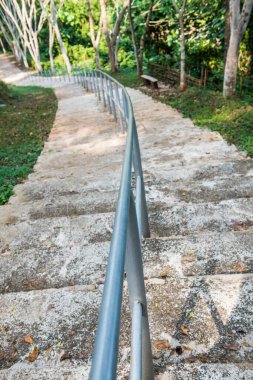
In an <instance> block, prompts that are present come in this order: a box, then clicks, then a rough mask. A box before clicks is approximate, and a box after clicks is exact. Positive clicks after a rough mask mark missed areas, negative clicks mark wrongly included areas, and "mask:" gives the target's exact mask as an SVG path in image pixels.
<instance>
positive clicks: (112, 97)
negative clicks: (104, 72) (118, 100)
mask: <svg viewBox="0 0 253 380" xmlns="http://www.w3.org/2000/svg"><path fill="white" fill-rule="evenodd" d="M109 91H110V98H111V103H112V112H113V118H114V121H115V122H116V121H117V115H116V108H115V98H114V96H113V89H112V81H111V80H110V79H109Z"/></svg>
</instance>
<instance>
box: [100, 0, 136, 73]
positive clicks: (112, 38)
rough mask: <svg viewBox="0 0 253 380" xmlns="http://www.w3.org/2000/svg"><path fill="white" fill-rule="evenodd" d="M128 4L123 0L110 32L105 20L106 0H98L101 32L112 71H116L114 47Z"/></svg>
mask: <svg viewBox="0 0 253 380" xmlns="http://www.w3.org/2000/svg"><path fill="white" fill-rule="evenodd" d="M128 4H129V0H124V2H123V5H122V8H121V11H120V12H119V14H118V16H117V18H116V21H115V23H114V26H113V30H112V31H111V32H110V30H109V27H108V22H107V12H106V0H100V7H101V20H102V26H103V32H104V36H105V40H106V44H107V47H108V53H109V60H110V67H111V71H112V72H113V73H114V72H116V71H117V64H116V60H115V56H116V55H115V49H116V47H117V38H118V36H119V33H120V26H121V23H122V20H123V18H124V15H125V12H126V9H127V7H128Z"/></svg>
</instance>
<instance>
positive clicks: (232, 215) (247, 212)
mask: <svg viewBox="0 0 253 380" xmlns="http://www.w3.org/2000/svg"><path fill="white" fill-rule="evenodd" d="M163 204H164V203H163V202H161V201H160V200H159V199H158V200H157V201H156V205H155V202H154V203H153V207H154V209H155V208H156V210H157V211H152V212H151V213H150V224H151V230H152V233H153V234H154V236H157V237H166V236H167V237H169V236H173V235H189V234H194V233H198V232H208V231H209V232H226V231H233V230H248V229H250V228H252V226H253V213H252V210H253V199H252V198H247V199H230V200H225V201H221V202H217V203H194V204H188V203H185V204H183V203H181V204H179V205H176V206H171V207H168V208H163ZM160 207H161V208H160Z"/></svg>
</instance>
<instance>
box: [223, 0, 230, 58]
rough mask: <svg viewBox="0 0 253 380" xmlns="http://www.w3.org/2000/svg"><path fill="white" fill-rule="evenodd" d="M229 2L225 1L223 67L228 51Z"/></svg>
mask: <svg viewBox="0 0 253 380" xmlns="http://www.w3.org/2000/svg"><path fill="white" fill-rule="evenodd" d="M229 1H230V0H226V13H225V33H224V65H225V64H226V59H227V51H228V47H229V39H230V10H229Z"/></svg>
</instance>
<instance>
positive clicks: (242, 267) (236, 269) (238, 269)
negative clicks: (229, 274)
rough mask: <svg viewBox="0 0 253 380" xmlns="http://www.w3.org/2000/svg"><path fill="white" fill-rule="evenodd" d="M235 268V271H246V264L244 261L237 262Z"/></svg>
mask: <svg viewBox="0 0 253 380" xmlns="http://www.w3.org/2000/svg"><path fill="white" fill-rule="evenodd" d="M234 270H235V272H239V273H242V272H245V266H244V265H243V264H242V263H236V264H235V265H234Z"/></svg>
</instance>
